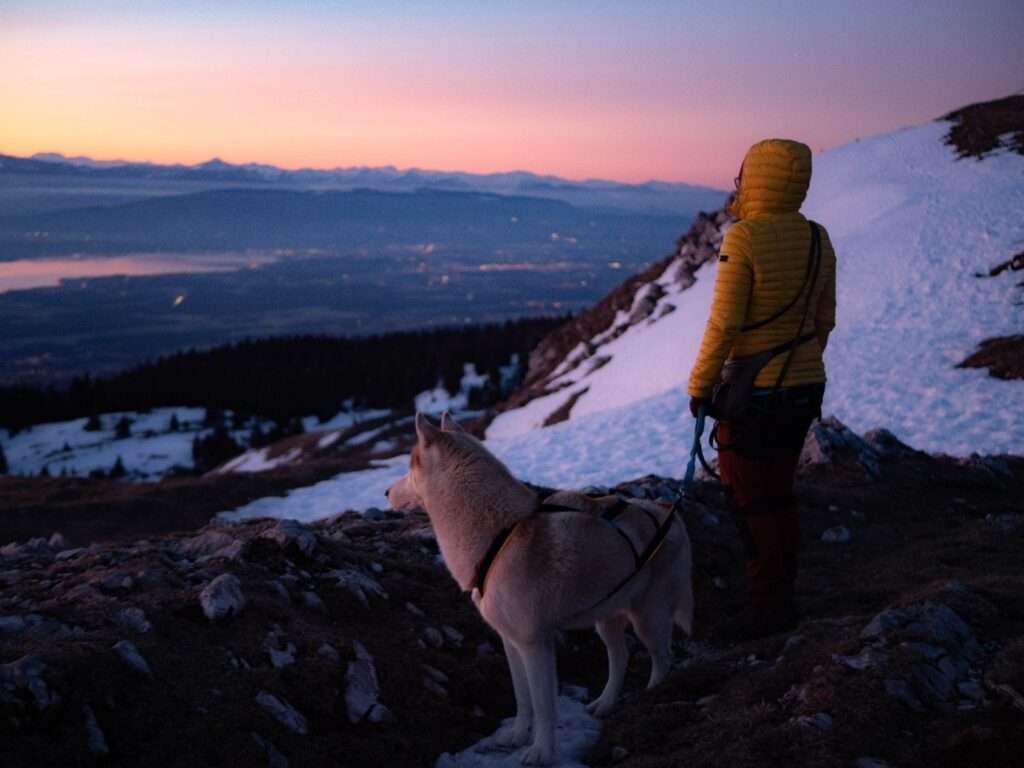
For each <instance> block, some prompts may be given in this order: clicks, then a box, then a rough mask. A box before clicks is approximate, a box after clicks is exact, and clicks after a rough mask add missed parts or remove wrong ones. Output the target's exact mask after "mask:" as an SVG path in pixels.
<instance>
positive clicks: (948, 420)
mask: <svg viewBox="0 0 1024 768" xmlns="http://www.w3.org/2000/svg"><path fill="white" fill-rule="evenodd" d="M1022 131H1024V97H1019V96H1018V97H1012V98H1010V99H1005V100H1000V101H997V102H991V103H987V104H980V105H973V106H971V107H966V108H964V109H963V110H958V111H957V112H954V113H951V114H950V115H947V116H946V117H945V118H943V119H941V120H938V121H936V122H934V123H928V124H925V125H921V126H916V127H912V128H906V129H903V130H900V131H896V132H895V133H891V134H886V135H882V136H875V137H872V138H868V139H864V140H861V141H857V142H854V143H852V144H848V145H846V146H843V147H838V148H836V149H832V150H828V151H826V152H824V153H822V154H820V155H818V156H817V157H816V158H815V160H814V163H815V168H814V176H813V178H812V181H811V189H810V193H809V195H808V198H807V201H806V203H805V205H804V208H803V210H804V212H805V213H806V214H807V215H808V216H809V217H810V218H812V219H815V220H816V221H819V222H821V223H822V224H824V225H825V226H826V227H827V228H828V230H829V233H830V235H831V237H832V240H833V243H834V245H835V248H836V252H837V258H838V264H839V267H838V277H837V287H838V314H837V326H836V329H835V331H834V333H833V336H832V338H831V339H830V342H829V348H828V351H827V354H826V365H827V367H828V372H829V388H828V393H827V395H826V401H825V407H824V410H825V412H826V413H835V414H836V415H837V416H839V417H840V418H841V419H843V420H844V421H847V422H849V423H850V424H851V425H852V426H854V427H855V428H857V429H862V430H863V429H868V428H870V427H872V426H876V425H878V424H886V425H887V426H889V427H890V428H891V429H892V430H893V431H894V432H895V433H896V434H897V435H898V436H900V437H901V439H905V440H907V441H909V442H912V443H914V444H916V445H920V446H922V447H925V448H927V449H929V450H936V451H940V450H941V451H948V452H951V453H961V454H966V453H970V452H972V451H974V450H978V448H979V447H980V446H984V447H985V449H986V450H995V451H999V450H1005V451H1015V452H1019V451H1021V449H1022V448H1024V422H1021V420H1020V419H1017V418H1014V417H1013V416H1011V414H1014V413H1019V412H1021V410H1024V388H1022V387H1020V386H1019V385H1017V384H1016V383H1014V382H1009V381H1000V380H997V379H994V378H992V377H989V376H986V375H985V373H984V372H983V371H977V370H966V369H960V368H957V367H956V366H957V364H958V363H960V362H961V361H963V360H965V358H967V357H968V356H969V355H971V353H972V352H973V351H974V349H975V347H976V346H977V345H978V344H979V343H980V342H982V341H983V340H985V339H989V338H992V337H1000V336H1013V335H1015V334H1019V332H1020V329H1021V327H1022V318H1021V315H1020V306H1021V298H1022V295H1021V286H1020V285H1019V279H1016V278H1015V276H1014V274H1013V271H1012V270H1010V269H1004V270H1000V271H996V273H995V274H992V275H991V276H989V274H990V272H992V271H994V270H993V269H992V268H993V267H995V266H996V265H998V264H1001V263H1003V262H1007V261H1008V260H1010V259H1011V257H1012V256H1013V254H1014V253H1015V252H1016V251H1019V249H1020V242H1021V238H1022V237H1024V230H1022V229H1021V220H1020V216H1019V211H1020V210H1022V209H1024V150H1022V149H1021V143H1020V139H1019V137H1020V136H1021V135H1022V134H1021V132H1022ZM728 224H729V221H728V217H727V216H726V215H725V214H724V213H723V212H718V213H715V214H712V215H710V216H703V217H701V218H698V220H697V222H696V223H695V224H694V226H693V228H692V229H691V230H690V232H688V233H687V234H686V235H685V236H684V237H682V238H681V239H680V241H679V243H678V247H677V250H676V253H675V254H674V255H673V256H671V257H668V258H666V259H664V260H662V261H661V262H659V263H658V264H656V265H655V266H653V267H652V268H651V269H649V270H648V271H647V272H646V273H644V274H643V275H639V276H636V277H634V278H631V279H630V280H628V281H627V282H626V283H624V284H623V285H622V286H620V287H619V288H618V289H617V290H616V291H614V292H613V293H612V294H610V295H609V296H608V297H607V298H605V299H604V300H603V301H602V302H600V303H599V304H598V305H596V306H595V307H594V308H593V309H591V310H590V311H588V312H586V313H583V314H581V315H580V316H578V317H576V318H574V319H573V320H572V321H571V322H570V323H569V324H568V325H567V326H566V327H564V328H562V329H560V330H559V331H557V332H555V333H554V334H552V335H551V336H549V337H548V338H547V339H545V340H544V341H542V342H541V344H540V345H539V346H538V348H537V349H536V351H535V352H534V354H533V355H532V356H531V359H530V365H529V370H528V372H527V376H526V380H525V382H524V386H523V388H522V389H521V390H520V391H519V392H517V393H515V394H514V395H513V396H512V397H511V398H510V399H509V400H508V401H507V402H506V403H505V404H504V406H503V407H502V410H503V411H504V412H503V413H501V414H500V415H498V416H497V418H496V419H495V420H494V422H493V423H492V424H491V426H490V427H489V429H488V431H487V435H488V437H494V438H504V437H510V436H515V435H520V434H525V433H527V432H529V431H530V430H532V429H534V428H536V427H540V426H542V425H545V424H552V423H556V422H558V421H562V420H565V419H575V418H578V417H582V416H586V415H587V414H592V413H596V412H601V411H606V410H609V409H613V408H616V407H619V406H625V405H629V404H631V403H635V402H638V401H640V400H642V399H644V398H646V397H649V396H652V395H656V394H660V393H664V392H666V391H671V390H674V389H678V388H683V387H684V386H685V382H686V379H687V377H688V374H689V367H690V365H691V364H692V362H693V360H694V357H695V355H696V350H697V345H698V344H699V340H700V336H701V334H702V333H703V327H704V321H705V318H706V317H707V308H708V305H709V302H710V295H711V287H712V285H713V281H714V274H715V263H714V261H713V260H712V259H711V257H712V256H713V255H714V254H715V249H716V247H717V245H718V243H719V242H720V240H721V237H722V234H723V233H724V231H725V229H726V228H727V227H728ZM682 432H683V433H685V432H686V427H685V425H683V429H682Z"/></svg>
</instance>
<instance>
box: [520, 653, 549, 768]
mask: <svg viewBox="0 0 1024 768" xmlns="http://www.w3.org/2000/svg"><path fill="white" fill-rule="evenodd" d="M518 650H519V654H520V655H521V657H522V659H523V664H524V665H525V667H526V677H527V680H529V682H530V698H531V699H532V701H533V743H532V744H531V745H530V746H529V747H527V749H526V751H525V752H524V753H523V764H524V765H547V764H548V763H550V762H551V760H552V758H553V757H554V756H555V724H556V716H557V715H556V712H555V700H556V698H557V694H558V672H557V670H556V669H555V643H554V638H553V637H551V636H550V635H548V636H546V637H543V638H539V639H537V640H536V641H535V642H533V643H528V644H524V645H521V646H519V649H518Z"/></svg>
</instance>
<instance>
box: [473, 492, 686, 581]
mask: <svg viewBox="0 0 1024 768" xmlns="http://www.w3.org/2000/svg"><path fill="white" fill-rule="evenodd" d="M629 508H630V504H629V502H627V501H625V500H624V499H621V498H620V499H618V500H617V501H616V502H615V504H613V505H612V506H611V507H609V508H608V509H605V510H603V511H602V512H601V515H600V518H601V519H602V520H604V521H605V522H606V523H607V524H608V525H609V526H611V528H612V529H613V530H614V531H615V532H616V533H617V534H619V536H621V537H622V540H623V541H625V542H626V544H628V545H629V549H630V551H631V552H632V553H633V560H634V562H635V564H636V570H635V571H634V572H633V573H632V574H630V575H629V576H627V577H626V578H625V580H623V581H622V583H620V584H619V585H618V586H616V587H615V589H614V590H613V591H612V592H611V594H609V597H611V595H613V594H615V592H618V591H619V589H621V588H622V586H623V585H624V584H625V583H626V582H627V581H629V580H630V579H631V578H633V576H635V575H636V574H637V573H638V572H639V571H640V569H641V568H643V567H644V565H646V564H647V561H648V560H650V559H651V558H652V557H654V554H655V553H656V552H657V550H658V548H660V546H661V543H662V542H663V541H664V539H665V535H666V533H667V532H668V524H669V523H671V520H672V517H673V514H674V511H675V507H673V508H672V509H673V512H672V513H670V514H669V515H668V517H666V518H665V521H664V522H662V523H660V524H659V523H658V518H657V517H655V515H654V513H653V512H651V510H649V509H647V508H645V507H641V506H638V508H639V509H640V510H641V511H643V513H644V514H645V515H647V517H648V519H649V520H650V521H651V523H652V524H653V525H654V528H655V531H654V538H652V539H651V542H650V543H649V544H648V545H647V547H646V549H644V551H643V552H640V551H639V550H638V549H637V548H636V544H634V543H633V539H631V538H630V537H629V534H627V533H626V532H625V531H624V530H623V529H622V528H620V527H619V526H618V525H616V524H615V518H617V517H618V516H619V515H621V514H622V513H623V512H625V511H626V510H627V509H629ZM580 511H581V510H579V509H576V508H574V507H567V506H565V505H564V504H549V503H546V502H543V501H540V502H539V503H538V504H537V509H536V510H534V512H533V514H531V515H530V516H529V517H526V518H523V520H529V519H530V518H532V517H534V516H536V515H538V514H550V513H554V512H580ZM521 522H522V520H517V521H516V522H514V523H513V524H512V525H510V526H508V527H506V528H502V529H501V530H500V531H498V533H497V535H495V537H494V539H493V540H492V541H491V545H490V546H489V547H488V548H487V552H485V553H484V556H483V558H482V559H481V560H480V562H479V563H477V566H476V572H475V574H474V576H473V581H472V583H471V584H470V585H469V589H470V590H472V589H473V588H476V589H478V590H479V591H480V595H481V596H483V594H484V587H485V586H486V584H487V574H488V572H489V571H490V570H491V566H492V565H494V561H495V560H497V559H498V555H499V554H501V550H502V549H504V548H505V545H506V544H508V541H509V539H510V538H511V537H512V534H513V533H514V532H515V530H516V528H517V527H518V526H519V523H521Z"/></svg>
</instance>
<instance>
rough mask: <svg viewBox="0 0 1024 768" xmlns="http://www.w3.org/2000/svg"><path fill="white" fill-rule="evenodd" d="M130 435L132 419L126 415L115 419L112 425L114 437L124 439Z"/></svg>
mask: <svg viewBox="0 0 1024 768" xmlns="http://www.w3.org/2000/svg"><path fill="white" fill-rule="evenodd" d="M131 436H132V420H131V419H129V418H128V417H127V416H122V417H121V418H120V419H118V420H117V424H116V425H115V426H114V438H115V439H116V440H124V439H126V438H129V437H131Z"/></svg>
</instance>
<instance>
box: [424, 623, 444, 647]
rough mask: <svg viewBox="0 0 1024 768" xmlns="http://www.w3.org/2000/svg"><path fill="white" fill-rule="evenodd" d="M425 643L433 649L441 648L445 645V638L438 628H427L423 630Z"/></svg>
mask: <svg viewBox="0 0 1024 768" xmlns="http://www.w3.org/2000/svg"><path fill="white" fill-rule="evenodd" d="M423 641H424V642H425V643H426V644H427V645H428V646H430V647H431V648H440V647H441V646H442V645H444V636H443V635H442V634H441V633H440V631H438V629H437V628H436V627H427V628H426V629H424V630H423Z"/></svg>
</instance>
